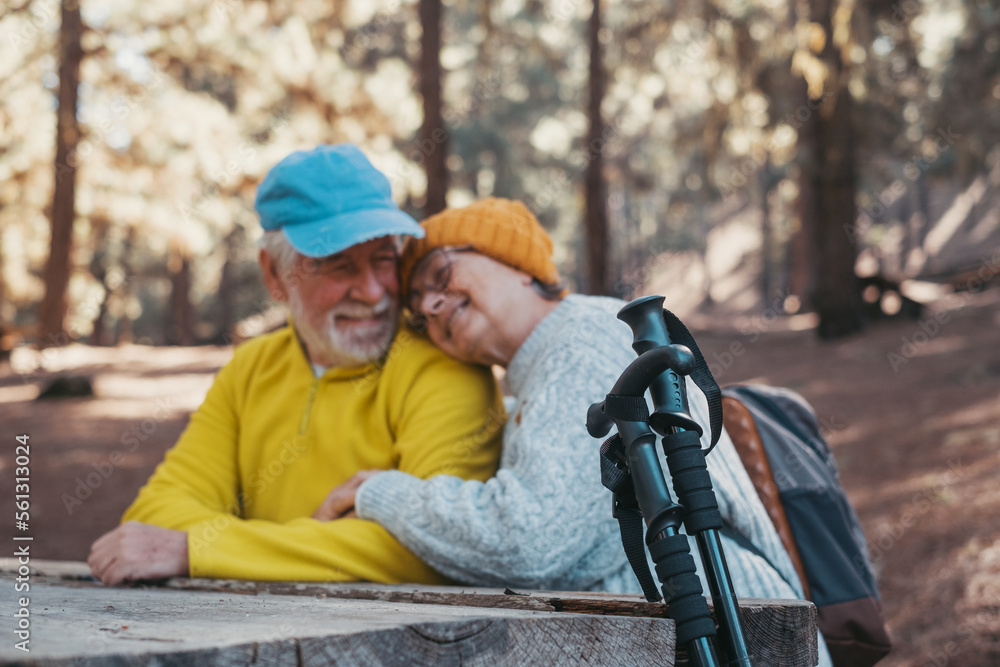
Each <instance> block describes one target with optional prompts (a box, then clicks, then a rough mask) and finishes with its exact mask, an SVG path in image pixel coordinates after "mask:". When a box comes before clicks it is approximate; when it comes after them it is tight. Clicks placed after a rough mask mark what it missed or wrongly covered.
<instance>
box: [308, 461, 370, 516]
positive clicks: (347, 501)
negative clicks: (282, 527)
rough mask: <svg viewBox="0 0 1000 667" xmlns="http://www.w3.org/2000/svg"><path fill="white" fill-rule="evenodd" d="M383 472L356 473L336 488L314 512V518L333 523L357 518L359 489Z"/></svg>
mask: <svg viewBox="0 0 1000 667" xmlns="http://www.w3.org/2000/svg"><path fill="white" fill-rule="evenodd" d="M380 472H383V471H382V470H362V471H361V472H359V473H356V474H355V475H354V477H352V478H350V479H349V480H347V481H346V482H344V483H343V484H341V485H340V486H337V487H334V489H333V491H331V492H330V495H328V496H327V497H326V500H324V501H323V504H321V505H320V506H319V509H317V510H316V511H315V512H313V515H312V518H314V519H316V520H318V521H332V520H334V519H349V518H351V517H355V516H357V514H356V513H355V511H354V497H355V496H356V495H357V493H358V488H359V487H360V486H361V484H362V482H364V481H365V480H366V479H368V478H369V477H372V476H373V475H377V474H379V473H380Z"/></svg>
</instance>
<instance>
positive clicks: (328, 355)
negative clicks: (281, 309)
mask: <svg viewBox="0 0 1000 667" xmlns="http://www.w3.org/2000/svg"><path fill="white" fill-rule="evenodd" d="M288 297H289V298H288V304H289V307H290V309H291V311H292V321H293V322H294V323H295V328H296V331H298V334H299V336H301V337H302V342H303V343H305V346H306V350H307V351H308V354H309V357H310V361H311V362H312V363H319V361H318V360H320V361H323V362H324V364H323V365H326V363H329V364H331V365H333V366H347V367H350V366H363V365H365V364H369V363H371V362H373V361H375V360H377V359H378V358H379V357H381V356H383V355H384V354H385V353H386V352H388V351H389V346H390V345H391V344H392V339H393V338H394V337H395V335H396V328H397V326H398V325H399V309H398V308H397V304H396V300H395V299H393V298H391V297H389V296H388V295H386V296H385V297H384V298H383V299H382V300H381V301H379V302H378V303H377V304H376V305H374V306H368V305H365V304H360V303H357V302H347V303H341V304H338V305H337V306H335V307H333V308H332V309H330V310H329V311H327V312H326V313H325V314H323V315H321V316H320V317H314V318H313V319H310V318H309V316H308V314H307V313H306V312H305V308H304V306H303V304H302V299H301V298H300V297H299V294H298V290H295V289H291V290H289V295H288ZM343 316H348V317H353V318H369V317H370V318H375V317H377V318H378V321H377V322H375V323H374V324H372V325H370V326H358V325H350V326H342V327H338V326H337V317H343ZM317 320H318V321H317Z"/></svg>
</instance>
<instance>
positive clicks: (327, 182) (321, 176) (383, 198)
mask: <svg viewBox="0 0 1000 667" xmlns="http://www.w3.org/2000/svg"><path fill="white" fill-rule="evenodd" d="M254 208H256V209H257V214H258V215H259V216H260V224H261V226H262V227H263V228H264V229H266V230H276V229H280V230H282V231H283V232H284V234H285V238H287V239H288V242H289V243H291V244H292V247H293V248H295V249H296V250H297V251H298V252H300V253H301V254H303V255H306V256H307V257H327V256H329V255H334V254H336V253H338V252H341V251H343V250H346V249H347V248H350V247H351V246H352V245H357V244H358V243H364V242H365V241H370V240H372V239H375V238H378V237H380V236H391V235H395V234H406V235H409V236H416V237H417V238H423V236H424V230H423V228H421V227H420V225H418V224H417V221H416V220H414V219H413V218H411V217H410V216H409V215H407V214H406V213H403V212H402V211H400V210H399V207H398V206H396V203H395V202H394V201H393V200H392V189H391V188H390V186H389V179H387V178H386V177H385V175H384V174H383V173H382V172H380V171H379V170H378V169H376V168H375V167H374V166H372V163H371V162H369V161H368V158H366V157H365V156H364V154H363V153H362V152H361V151H360V150H358V147H357V146H355V145H353V144H337V145H336V146H328V145H320V146H317V147H316V148H314V149H313V150H311V151H296V152H295V153H292V154H291V155H289V156H288V157H286V158H285V159H284V160H282V161H281V162H279V163H278V164H276V165H274V167H273V168H272V169H271V171H269V172H268V174H267V176H266V177H265V178H264V181H263V182H262V183H261V184H260V186H259V187H258V188H257V199H256V201H255V202H254Z"/></svg>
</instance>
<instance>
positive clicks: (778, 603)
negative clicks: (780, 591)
mask: <svg viewBox="0 0 1000 667" xmlns="http://www.w3.org/2000/svg"><path fill="white" fill-rule="evenodd" d="M16 567H17V564H16V561H13V559H0V571H14V570H16ZM32 570H33V574H34V575H35V576H37V577H42V580H43V581H48V582H52V583H59V585H61V586H64V587H85V588H86V587H93V586H95V585H96V584H94V583H93V582H92V580H91V577H90V572H89V568H87V566H86V564H85V563H68V562H53V561H37V562H33V563H32ZM46 575H47V576H46ZM164 588H165V589H167V590H171V591H189V592H215V593H220V594H223V595H229V596H231V595H234V594H235V595H239V596H240V597H244V596H246V597H253V596H263V597H272V598H277V597H278V596H281V597H285V596H299V597H300V598H301V597H305V598H313V599H317V600H323V599H331V600H368V601H373V602H385V603H393V604H407V605H414V604H421V605H427V606H430V607H433V608H438V607H449V606H450V607H455V606H458V607H464V608H466V613H467V614H470V615H471V614H475V613H476V611H475V610H476V609H491V610H519V611H533V612H549V613H551V612H568V613H573V614H589V615H597V616H604V617H608V616H624V617H636V618H651V619H666V606H665V605H663V604H650V603H647V602H645V601H644V600H643V599H642V598H641V597H640V596H633V595H614V594H608V593H590V592H566V591H519V593H523V594H513V595H511V594H504V592H503V591H500V590H498V589H486V588H474V587H468V588H464V587H454V586H423V585H413V584H403V585H386V584H371V583H312V582H255V581H237V580H213V579H187V578H175V579H170V580H167V581H165V582H163V586H162V587H156V588H152V589H150V590H151V592H152V591H155V590H162V589H164ZM108 590H118V589H108ZM131 590H141V589H131ZM740 605H741V609H740V612H741V616H742V618H743V622H744V627H745V629H746V634H747V643H748V646H749V647H750V650H751V653H752V655H754V656H755V664H759V665H767V666H769V667H770V666H778V665H795V666H799V665H814V664H816V662H817V660H818V654H817V647H816V634H815V627H816V626H815V622H816V609H815V607H814V606H813V605H812V603H809V602H803V601H796V600H755V599H741V600H740ZM667 622H669V621H667ZM672 628H673V626H672V624H671V629H672ZM352 641H354V640H352ZM394 641H396V640H394ZM380 645H381V644H380ZM352 650H354V649H352ZM677 660H678V662H677V664H679V665H683V664H687V656H686V653H685V652H684V651H683V649H680V650H678V653H677ZM463 664H465V663H463Z"/></svg>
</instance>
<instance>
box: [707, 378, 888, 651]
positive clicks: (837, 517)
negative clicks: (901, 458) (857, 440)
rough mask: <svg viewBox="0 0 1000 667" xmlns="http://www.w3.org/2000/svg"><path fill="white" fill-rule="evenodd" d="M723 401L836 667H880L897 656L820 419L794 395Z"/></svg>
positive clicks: (737, 391)
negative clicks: (892, 651) (891, 653)
mask: <svg viewBox="0 0 1000 667" xmlns="http://www.w3.org/2000/svg"><path fill="white" fill-rule="evenodd" d="M722 396H723V398H722V404H723V421H724V423H725V427H726V431H727V432H728V433H729V435H730V437H731V438H732V440H733V444H734V445H735V446H736V450H737V452H739V455H740V458H741V459H742V460H743V465H744V467H745V468H746V469H747V472H748V473H749V474H750V478H751V480H752V481H753V483H754V487H755V488H756V490H757V493H758V495H759V496H760V499H761V502H762V503H763V504H764V507H765V508H766V509H767V511H768V515H769V516H770V517H771V521H772V522H773V523H774V525H775V528H776V529H777V531H778V535H779V537H780V538H781V540H782V543H783V544H784V545H785V549H786V550H787V551H788V554H789V556H790V557H791V559H792V562H793V563H794V564H795V568H796V571H797V572H798V574H799V579H800V580H801V582H802V588H803V590H804V591H805V593H806V598H807V599H809V600H810V601H811V602H812V603H813V604H815V605H816V609H817V611H818V619H817V626H818V627H819V630H820V632H822V633H823V638H824V639H825V640H826V645H827V648H828V649H829V651H830V657H831V658H832V659H833V663H834V665H836V666H837V667H848V666H850V667H868V666H869V665H874V664H875V663H876V662H878V661H879V660H881V659H882V658H883V657H885V656H886V655H887V654H888V653H889V651H890V649H891V644H890V641H889V635H888V633H887V632H886V629H885V622H884V620H883V619H882V608H881V604H880V602H879V594H878V585H877V584H876V582H875V576H874V573H873V572H872V567H871V563H870V562H869V560H868V549H867V543H866V541H865V536H864V534H863V533H862V531H861V524H860V523H859V521H858V517H857V514H855V512H854V508H853V507H852V506H851V503H850V501H849V500H848V499H847V495H846V494H845V493H844V489H843V487H842V486H841V485H840V479H839V475H838V474H837V467H836V463H835V462H834V459H833V454H832V453H831V452H830V448H829V446H828V445H827V443H826V441H825V440H824V439H823V435H822V434H821V432H820V428H819V424H818V423H817V420H816V415H815V412H814V411H813V409H812V408H811V407H810V406H809V404H808V403H807V402H806V401H805V399H804V398H802V396H800V395H799V394H797V393H795V392H793V391H791V390H789V389H781V388H776V387H768V386H764V385H732V386H729V387H725V388H724V389H723V390H722ZM743 541H744V542H746V543H747V544H749V542H747V541H746V540H745V538H744V539H743ZM749 548H753V547H752V545H750V547H749ZM754 550H755V549H754ZM758 553H759V552H758Z"/></svg>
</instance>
